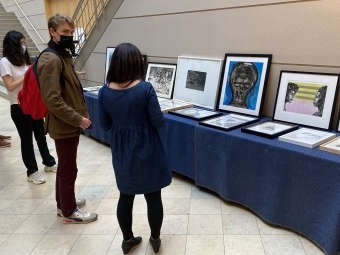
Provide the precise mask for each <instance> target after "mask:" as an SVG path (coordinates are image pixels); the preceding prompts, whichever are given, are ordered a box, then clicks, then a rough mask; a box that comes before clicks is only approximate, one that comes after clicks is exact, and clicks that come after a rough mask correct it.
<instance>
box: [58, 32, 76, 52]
mask: <svg viewBox="0 0 340 255" xmlns="http://www.w3.org/2000/svg"><path fill="white" fill-rule="evenodd" d="M58 35H59V34H58ZM59 36H60V41H59V42H58V44H59V46H60V47H61V48H63V49H69V48H71V47H72V45H73V36H72V35H70V36H68V35H59Z"/></svg>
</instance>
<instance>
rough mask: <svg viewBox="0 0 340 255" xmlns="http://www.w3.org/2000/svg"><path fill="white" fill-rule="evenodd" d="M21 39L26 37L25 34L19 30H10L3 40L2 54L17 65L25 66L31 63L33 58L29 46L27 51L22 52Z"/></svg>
mask: <svg viewBox="0 0 340 255" xmlns="http://www.w3.org/2000/svg"><path fill="white" fill-rule="evenodd" d="M21 39H25V37H24V35H23V34H22V33H20V32H18V31H15V30H11V31H9V32H8V33H7V34H6V35H5V38H4V41H3V44H2V45H3V46H2V48H3V50H2V55H3V56H4V57H6V58H7V59H8V61H9V62H11V64H12V65H15V66H23V65H24V64H26V65H30V64H31V59H30V54H29V53H28V50H27V47H26V52H25V53H24V54H22V49H21Z"/></svg>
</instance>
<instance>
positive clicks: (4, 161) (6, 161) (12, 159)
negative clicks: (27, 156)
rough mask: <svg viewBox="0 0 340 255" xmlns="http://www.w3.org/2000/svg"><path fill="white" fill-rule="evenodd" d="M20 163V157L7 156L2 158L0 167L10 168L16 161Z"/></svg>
mask: <svg viewBox="0 0 340 255" xmlns="http://www.w3.org/2000/svg"><path fill="white" fill-rule="evenodd" d="M19 160H20V161H22V159H21V156H9V155H7V156H6V157H3V158H2V159H1V162H0V166H10V165H13V164H14V163H16V162H18V161H19Z"/></svg>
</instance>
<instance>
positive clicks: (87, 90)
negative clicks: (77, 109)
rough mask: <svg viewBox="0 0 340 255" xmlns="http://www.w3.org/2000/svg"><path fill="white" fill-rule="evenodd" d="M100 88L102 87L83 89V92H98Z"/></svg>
mask: <svg viewBox="0 0 340 255" xmlns="http://www.w3.org/2000/svg"><path fill="white" fill-rule="evenodd" d="M101 87H103V86H102V85H100V86H91V87H84V88H83V90H84V91H85V92H89V91H98V90H100V88H101Z"/></svg>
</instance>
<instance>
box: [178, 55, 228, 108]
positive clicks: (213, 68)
mask: <svg viewBox="0 0 340 255" xmlns="http://www.w3.org/2000/svg"><path fill="white" fill-rule="evenodd" d="M221 62H222V60H221V59H210V58H194V57H184V56H179V57H178V62H177V74H176V82H175V90H174V97H173V98H174V99H179V100H184V101H188V102H192V103H193V104H195V105H199V106H203V107H206V108H210V109H213V108H214V107H215V102H216V93H217V87H218V79H219V76H220V69H221Z"/></svg>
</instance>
